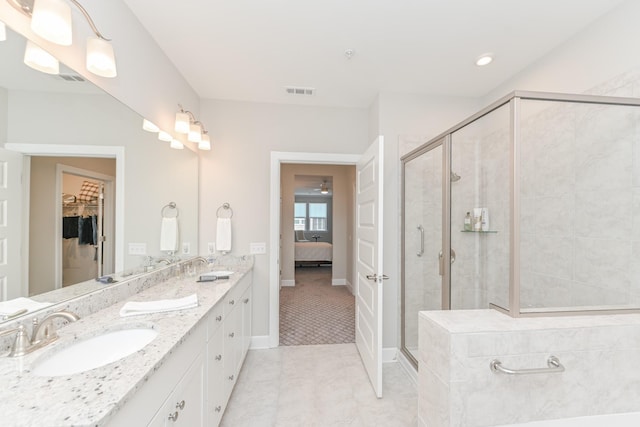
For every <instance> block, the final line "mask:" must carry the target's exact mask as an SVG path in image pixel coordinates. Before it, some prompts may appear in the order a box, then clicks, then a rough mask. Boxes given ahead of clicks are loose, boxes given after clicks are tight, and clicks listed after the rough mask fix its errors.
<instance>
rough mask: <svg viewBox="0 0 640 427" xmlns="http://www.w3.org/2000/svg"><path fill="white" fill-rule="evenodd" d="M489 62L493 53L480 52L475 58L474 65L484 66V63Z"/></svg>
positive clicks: (487, 63)
mask: <svg viewBox="0 0 640 427" xmlns="http://www.w3.org/2000/svg"><path fill="white" fill-rule="evenodd" d="M491 62H493V54H491V53H485V54H482V55H480V56H479V57H478V58H477V59H476V65H477V66H478V67H484V66H485V65H489V64H491Z"/></svg>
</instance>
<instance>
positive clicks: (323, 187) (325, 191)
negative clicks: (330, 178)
mask: <svg viewBox="0 0 640 427" xmlns="http://www.w3.org/2000/svg"><path fill="white" fill-rule="evenodd" d="M320 193H321V194H329V187H327V181H322V184H320Z"/></svg>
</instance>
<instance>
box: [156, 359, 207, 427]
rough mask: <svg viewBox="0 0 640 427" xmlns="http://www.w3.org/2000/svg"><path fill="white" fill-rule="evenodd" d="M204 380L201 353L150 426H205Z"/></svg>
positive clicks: (203, 364) (203, 365)
mask: <svg viewBox="0 0 640 427" xmlns="http://www.w3.org/2000/svg"><path fill="white" fill-rule="evenodd" d="M204 382H205V363H204V355H203V354H202V353H200V354H199V355H198V357H197V358H196V360H195V362H193V364H192V365H191V367H190V368H189V370H188V371H187V373H186V374H185V375H184V377H182V379H181V380H180V382H179V383H178V385H177V386H176V388H175V389H174V390H173V392H172V393H171V394H170V395H169V397H168V398H167V400H166V401H165V402H164V405H162V407H161V408H160V410H159V411H158V413H157V414H156V416H155V417H154V418H153V420H151V423H149V427H173V426H175V427H192V426H204V425H205V422H204V420H205V411H204Z"/></svg>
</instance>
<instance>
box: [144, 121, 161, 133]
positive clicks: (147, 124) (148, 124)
mask: <svg viewBox="0 0 640 427" xmlns="http://www.w3.org/2000/svg"><path fill="white" fill-rule="evenodd" d="M142 129H144V130H146V131H147V132H159V131H160V128H159V127H158V126H156V125H155V124H153V123H152V122H150V121H149V120H147V119H142Z"/></svg>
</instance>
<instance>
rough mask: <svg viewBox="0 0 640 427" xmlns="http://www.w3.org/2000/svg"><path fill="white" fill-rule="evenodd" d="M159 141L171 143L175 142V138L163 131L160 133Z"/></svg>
mask: <svg viewBox="0 0 640 427" xmlns="http://www.w3.org/2000/svg"><path fill="white" fill-rule="evenodd" d="M158 139H159V140H160V141H164V142H171V141H172V140H173V137H172V136H171V134H170V133H169V132H165V131H163V130H161V131H160V132H158Z"/></svg>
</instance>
